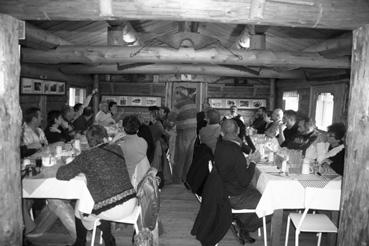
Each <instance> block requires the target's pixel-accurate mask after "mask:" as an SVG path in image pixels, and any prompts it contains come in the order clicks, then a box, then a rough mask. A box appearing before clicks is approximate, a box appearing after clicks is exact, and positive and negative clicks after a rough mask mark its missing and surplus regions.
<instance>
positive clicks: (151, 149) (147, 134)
mask: <svg viewBox="0 0 369 246" xmlns="http://www.w3.org/2000/svg"><path fill="white" fill-rule="evenodd" d="M139 121H140V127H139V128H138V132H137V136H139V137H141V138H143V139H145V141H146V143H147V151H146V156H147V159H148V160H149V163H151V162H152V161H153V160H154V153H155V143H154V139H153V137H152V134H151V130H150V127H149V126H148V125H146V124H145V123H143V121H142V120H140V119H139Z"/></svg>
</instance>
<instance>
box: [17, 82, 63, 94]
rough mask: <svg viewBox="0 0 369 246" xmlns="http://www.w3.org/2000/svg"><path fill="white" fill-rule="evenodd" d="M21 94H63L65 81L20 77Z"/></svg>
mask: <svg viewBox="0 0 369 246" xmlns="http://www.w3.org/2000/svg"><path fill="white" fill-rule="evenodd" d="M20 90H21V94H41V95H65V82H57V81H50V80H41V79H31V78H22V79H21V86H20Z"/></svg>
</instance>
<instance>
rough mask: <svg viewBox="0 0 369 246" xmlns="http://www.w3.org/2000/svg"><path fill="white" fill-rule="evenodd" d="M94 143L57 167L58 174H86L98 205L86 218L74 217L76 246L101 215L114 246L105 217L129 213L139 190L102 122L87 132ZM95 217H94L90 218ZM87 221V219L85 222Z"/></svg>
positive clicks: (62, 177) (61, 176)
mask: <svg viewBox="0 0 369 246" xmlns="http://www.w3.org/2000/svg"><path fill="white" fill-rule="evenodd" d="M86 137H87V141H88V144H89V146H90V147H91V148H90V149H88V150H85V151H82V153H81V154H80V155H79V156H77V157H76V158H75V159H74V160H73V161H72V162H71V163H70V164H68V165H66V166H62V167H60V168H59V169H58V171H57V174H56V178H57V179H60V180H70V179H72V178H74V177H75V176H77V175H78V174H80V173H83V174H84V175H85V176H86V180H87V188H88V189H89V191H90V193H91V196H92V198H93V200H94V201H95V205H94V208H93V211H92V213H93V214H92V215H90V216H89V217H88V218H87V219H86V218H84V217H81V218H77V217H76V218H75V222H76V231H77V240H76V242H75V243H74V244H73V246H82V245H83V246H84V245H85V244H86V234H87V229H86V228H85V227H84V224H85V225H86V226H87V227H90V226H92V225H91V224H88V222H91V221H92V219H93V218H94V217H98V218H100V219H102V221H101V225H100V226H99V228H100V230H102V231H103V236H102V237H103V239H104V242H105V245H108V246H115V245H116V244H115V239H114V237H113V235H112V233H111V228H110V223H109V222H107V221H104V220H117V219H123V218H125V217H127V216H128V215H130V214H131V213H132V212H133V210H134V208H135V206H136V204H137V200H136V191H135V189H134V188H133V186H132V183H131V180H130V178H129V175H128V171H127V166H126V163H125V158H124V156H123V153H122V150H121V148H120V147H119V146H118V145H116V144H108V143H107V141H108V140H107V139H108V134H107V132H106V130H105V128H104V127H103V126H99V125H93V126H91V127H90V128H89V129H88V130H87V133H86ZM91 217H92V218H91ZM82 222H84V223H82Z"/></svg>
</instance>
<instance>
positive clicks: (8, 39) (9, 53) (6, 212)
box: [0, 14, 23, 246]
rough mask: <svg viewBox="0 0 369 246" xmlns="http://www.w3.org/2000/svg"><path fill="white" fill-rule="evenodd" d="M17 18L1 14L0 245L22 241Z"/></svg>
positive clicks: (17, 243)
mask: <svg viewBox="0 0 369 246" xmlns="http://www.w3.org/2000/svg"><path fill="white" fill-rule="evenodd" d="M18 24H19V21H18V20H16V19H14V18H13V17H10V16H7V15H3V14H0V180H1V182H0V194H1V199H0V211H1V213H0V245H2V246H13V245H15V246H17V245H22V228H23V222H22V221H23V220H22V209H21V198H22V192H21V178H20V158H19V145H20V138H21V119H22V117H21V110H20V107H19V75H20V62H19V48H18V32H17V28H18Z"/></svg>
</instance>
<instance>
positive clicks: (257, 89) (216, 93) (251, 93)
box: [207, 84, 270, 124]
mask: <svg viewBox="0 0 369 246" xmlns="http://www.w3.org/2000/svg"><path fill="white" fill-rule="evenodd" d="M207 93H208V94H207V97H208V98H214V97H215V98H246V99H248V98H255V99H267V104H268V103H269V97H270V85H248V86H241V85H237V86H235V85H229V84H228V85H225V84H208V91H207ZM267 106H268V105H267ZM219 111H220V113H221V115H228V114H229V109H220V110H219ZM255 111H256V110H239V113H240V114H241V115H242V116H243V118H244V120H245V123H246V124H250V123H251V122H252V120H253V118H254V114H255Z"/></svg>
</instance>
